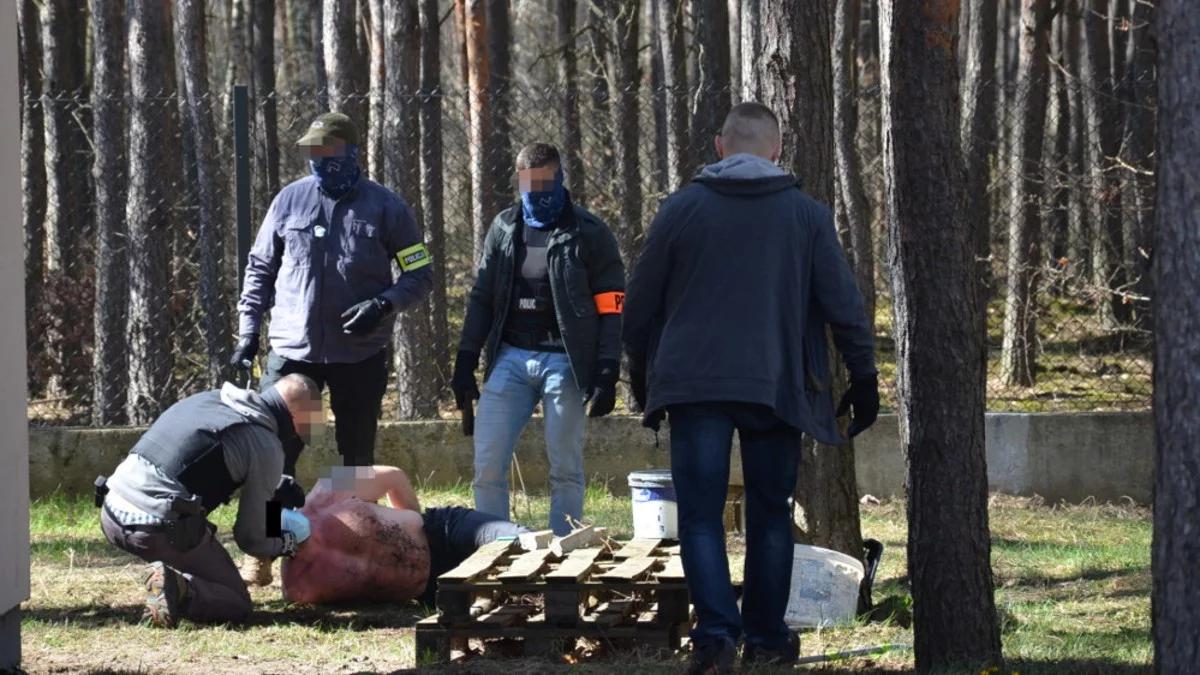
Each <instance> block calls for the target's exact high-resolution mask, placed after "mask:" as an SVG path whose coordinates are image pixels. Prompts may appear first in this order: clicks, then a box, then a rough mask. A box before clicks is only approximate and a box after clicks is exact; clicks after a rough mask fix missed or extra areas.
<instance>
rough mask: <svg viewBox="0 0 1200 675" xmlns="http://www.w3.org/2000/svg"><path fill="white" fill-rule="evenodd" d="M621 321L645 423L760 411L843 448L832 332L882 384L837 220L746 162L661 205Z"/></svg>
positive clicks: (730, 161) (772, 169) (725, 166)
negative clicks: (758, 407) (679, 415)
mask: <svg viewBox="0 0 1200 675" xmlns="http://www.w3.org/2000/svg"><path fill="white" fill-rule="evenodd" d="M624 321H625V327H624V341H625V348H626V351H627V352H628V354H629V358H630V361H631V367H632V368H634V369H636V368H637V367H638V366H639V365H640V366H642V367H643V368H644V369H645V372H646V373H647V388H648V399H649V400H648V401H647V403H646V419H647V421H652V420H653V419H655V417H656V415H657V414H659V411H661V410H663V409H665V408H666V407H668V406H671V405H674V404H682V403H696V402H703V401H738V402H746V403H758V404H762V405H766V406H770V407H771V408H773V409H774V410H775V414H776V415H777V416H778V417H779V418H780V419H782V420H783V421H784V422H786V423H787V424H789V425H791V426H793V427H796V428H798V429H800V430H801V431H803V432H805V433H807V434H809V435H811V436H813V437H815V438H816V439H818V440H819V441H821V442H823V443H843V442H845V440H844V439H843V438H841V436H840V434H839V433H838V429H837V425H836V423H835V421H834V415H833V412H834V410H833V398H832V392H831V391H830V375H829V363H828V353H829V352H828V347H827V344H826V340H825V332H826V327H827V326H828V327H829V328H830V329H831V330H832V333H833V339H834V342H835V344H836V345H837V347H838V350H839V351H840V352H841V354H842V357H843V359H844V360H845V363H846V367H847V368H848V369H849V371H850V374H851V376H853V377H859V376H866V375H870V374H872V373H875V372H876V371H875V359H874V337H873V335H872V334H871V329H870V324H869V323H868V321H867V316H866V313H865V311H864V309H863V299H862V295H861V294H860V293H859V291H858V287H857V286H856V284H855V280H854V275H853V274H852V272H851V270H850V267H849V265H848V264H847V262H846V258H845V255H844V254H843V252H842V249H841V246H840V244H839V243H838V239H837V234H836V233H835V232H834V228H833V217H832V215H831V214H830V211H829V208H828V207H826V206H825V205H823V204H820V203H818V202H816V201H815V200H813V199H812V198H811V197H809V196H808V195H807V194H805V193H804V192H802V191H801V190H800V187H799V185H798V182H797V180H796V178H795V177H794V176H792V175H791V174H787V173H784V172H783V171H782V170H780V169H779V168H778V167H776V166H775V165H774V164H772V163H770V162H767V161H766V160H763V159H759V158H756V157H751V156H750V155H734V156H733V157H730V158H727V159H725V160H724V161H722V162H719V163H717V164H714V165H712V166H709V167H707V168H706V169H705V170H704V171H703V172H701V174H700V175H698V176H697V177H696V179H695V180H693V181H692V182H691V183H690V184H688V185H687V186H685V187H683V188H682V189H680V190H679V191H677V192H675V193H674V194H672V195H671V196H669V197H668V198H667V199H666V200H665V201H664V202H663V204H662V206H661V207H660V208H659V211H658V214H657V215H656V216H655V218H654V222H653V223H652V224H651V226H650V231H649V233H648V235H647V239H646V245H645V247H644V249H643V250H642V253H641V257H640V258H639V259H638V262H637V265H636V266H635V267H634V270H633V274H632V276H631V278H630V284H629V295H628V297H627V300H626V303H625V318H624Z"/></svg>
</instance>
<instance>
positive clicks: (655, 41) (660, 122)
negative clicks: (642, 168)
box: [646, 0, 670, 194]
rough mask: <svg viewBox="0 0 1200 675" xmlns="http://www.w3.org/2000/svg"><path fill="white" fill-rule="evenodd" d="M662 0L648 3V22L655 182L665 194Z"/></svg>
mask: <svg viewBox="0 0 1200 675" xmlns="http://www.w3.org/2000/svg"><path fill="white" fill-rule="evenodd" d="M662 5H663V0H650V2H648V3H646V9H647V12H646V14H647V16H646V22H647V24H648V25H649V26H650V27H651V30H650V54H649V61H650V110H651V112H653V114H654V155H653V166H654V170H653V174H654V182H653V183H652V186H653V190H654V192H657V193H659V194H663V193H666V192H667V191H668V190H667V184H668V183H667V178H668V177H667V164H668V163H669V162H670V156H669V151H668V150H667V145H668V144H669V143H670V141H669V140H668V139H667V90H666V86H665V85H664V84H663V83H664V81H665V79H666V75H665V74H664V73H663V70H664V66H663V46H662V33H660V32H659V30H658V24H659V16H660V15H661V14H662V12H663V6H662Z"/></svg>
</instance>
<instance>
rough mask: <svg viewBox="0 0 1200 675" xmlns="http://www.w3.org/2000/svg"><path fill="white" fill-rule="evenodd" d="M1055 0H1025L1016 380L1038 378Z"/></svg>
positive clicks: (1007, 355)
mask: <svg viewBox="0 0 1200 675" xmlns="http://www.w3.org/2000/svg"><path fill="white" fill-rule="evenodd" d="M1052 19H1053V14H1052V13H1051V7H1050V0H1021V32H1020V44H1019V46H1018V51H1019V52H1020V53H1019V55H1018V62H1019V66H1018V68H1017V80H1018V82H1020V86H1019V87H1018V89H1017V90H1016V92H1015V103H1016V115H1015V118H1016V119H1015V120H1014V124H1013V138H1012V146H1011V148H1012V153H1013V155H1012V159H1011V161H1010V162H1009V165H1010V166H1011V167H1012V168H1013V169H1014V170H1015V171H1016V175H1015V176H1014V179H1013V181H1012V183H1011V191H1010V193H1009V200H1008V274H1007V276H1006V281H1005V286H1006V287H1005V300H1004V346H1003V350H1002V351H1001V354H1000V376H1001V378H1002V379H1003V380H1004V383H1005V384H1007V385H1010V386H1019V387H1031V386H1033V384H1034V381H1035V380H1036V379H1037V322H1036V318H1037V287H1038V283H1039V281H1040V279H1039V277H1040V274H1041V269H1040V268H1041V263H1042V255H1041V252H1042V251H1041V240H1042V198H1043V188H1044V184H1045V182H1046V181H1045V175H1046V173H1045V168H1044V167H1043V166H1042V150H1043V146H1044V144H1045V138H1044V136H1045V130H1046V105H1047V102H1048V100H1049V92H1050V60H1049V58H1050V27H1051V25H1052V24H1051V22H1052Z"/></svg>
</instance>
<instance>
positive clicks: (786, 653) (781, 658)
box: [742, 633, 800, 666]
mask: <svg viewBox="0 0 1200 675" xmlns="http://www.w3.org/2000/svg"><path fill="white" fill-rule="evenodd" d="M799 659H800V636H799V635H797V634H795V633H792V634H791V635H790V636H788V641H787V644H786V645H784V646H782V647H776V648H775V649H764V648H762V647H755V646H754V645H752V644H750V643H746V646H745V647H743V648H742V665H744V666H790V665H793V664H795V663H796V661H797V660H799Z"/></svg>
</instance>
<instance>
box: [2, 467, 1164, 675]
mask: <svg viewBox="0 0 1200 675" xmlns="http://www.w3.org/2000/svg"><path fill="white" fill-rule="evenodd" d="M419 492H420V495H421V498H422V500H423V502H424V503H425V504H427V505H448V504H469V502H470V494H469V490H468V489H467V487H466V486H457V487H454V488H450V489H445V488H443V489H436V488H430V487H422V488H420V489H419ZM515 502H516V513H517V517H518V519H519V520H521V521H522V522H524V523H527V524H529V525H533V526H541V525H542V524H543V523H545V522H546V518H547V513H548V511H549V500H548V499H547V498H546V497H545V496H539V495H534V496H530V497H528V498H526V497H525V496H524V495H518V496H517V497H516V500H515ZM235 506H236V505H230V506H227V507H224V508H222V509H220V510H218V511H217V512H216V513H215V514H214V521H215V522H216V523H217V524H218V526H219V528H220V531H221V535H222V537H223V538H224V540H225V542H226V545H227V546H228V547H229V548H230V550H231V552H232V553H233V555H234V558H235V560H240V554H238V553H237V552H236V550H235V548H234V547H233V544H232V542H231V541H229V538H228V536H229V535H228V533H229V531H230V527H231V526H232V520H233V515H234V513H235V508H234V507H235ZM904 506H905V505H904V503H903V502H898V501H889V502H885V503H883V504H880V505H875V506H864V507H863V533H864V535H866V536H868V537H874V538H876V539H879V540H881V541H883V542H884V544H885V546H886V550H885V553H884V558H883V565H882V569H881V570H880V574H879V577H878V581H877V584H876V589H875V598H876V601H877V602H883V603H886V604H887V605H888V606H890V607H893V608H899V611H898V612H897V613H896V614H894V615H893V616H892V617H891V618H890V619H888V620H885V621H874V622H860V623H858V624H856V625H853V626H849V627H843V628H836V629H827V630H821V631H814V632H808V633H805V634H804V635H803V638H802V651H803V652H804V654H806V655H811V654H816V653H823V652H826V651H837V650H844V649H849V648H853V647H858V646H865V645H875V644H884V643H893V644H911V642H912V633H911V629H910V628H908V627H907V625H908V611H907V610H906V609H905V608H906V607H907V606H909V605H910V604H911V600H910V598H909V596H908V590H907V580H906V577H905V565H904V547H905V537H906V529H905V515H904ZM585 510H586V513H587V514H588V516H589V520H591V521H594V522H596V523H599V524H603V525H605V526H607V527H609V529H610V532H612V533H613V534H615V535H616V536H617V537H625V536H628V535H629V533H630V530H631V528H632V525H631V514H630V506H629V501H628V497H627V496H623V495H614V494H613V493H612V492H610V489H609V486H606V485H592V486H589V488H588V491H587V496H586V506H585ZM990 519H991V528H992V558H993V569H994V573H995V581H996V586H997V587H996V604H997V606H998V607H999V610H1000V614H1001V617H1002V630H1003V634H1002V637H1003V640H1004V649H1005V655H1006V657H1007V659H1008V660H1009V663H1008V666H1009V669H1008V671H1005V672H1020V673H1087V672H1095V673H1134V672H1148V670H1149V664H1150V662H1151V651H1150V633H1149V631H1150V613H1149V606H1150V603H1149V595H1150V583H1151V582H1150V571H1149V569H1150V557H1149V556H1150V554H1149V551H1150V518H1149V512H1148V511H1147V510H1145V509H1142V508H1139V507H1134V506H1128V505H1085V506H1047V505H1044V504H1042V503H1040V502H1039V501H1036V500H1027V499H1016V498H1011V497H1001V496H994V497H993V498H992V500H991V508H990ZM30 522H31V526H32V534H33V550H32V551H33V585H32V598H31V599H30V600H29V602H27V603H26V604H25V605H24V621H23V632H24V656H25V667H26V668H27V669H28V670H30V672H144V673H154V672H183V673H193V672H194V673H205V674H209V673H223V672H289V673H302V672H359V671H366V672H390V671H394V670H397V669H402V668H411V667H413V664H414V661H415V655H414V653H413V639H412V626H413V624H414V623H415V622H416V621H417V620H419V619H420V618H422V617H423V616H425V615H426V613H427V610H425V609H424V608H422V607H420V606H418V605H416V604H415V603H414V604H410V605H406V606H370V605H363V606H356V607H338V608H314V607H298V606H289V605H287V604H285V603H284V602H283V601H282V600H281V599H280V593H279V587H278V581H276V585H275V586H274V587H271V588H267V589H256V590H254V592H253V596H254V599H255V602H256V612H255V614H254V618H253V620H252V621H251V623H250V625H248V626H245V627H238V628H229V627H220V626H198V625H192V624H187V623H185V624H184V626H182V627H181V628H180V629H177V630H175V631H162V630H156V629H153V628H150V627H148V626H144V625H140V624H139V623H138V618H139V616H140V603H141V601H142V600H143V597H142V596H143V593H142V592H141V590H140V588H139V587H138V583H137V575H138V573H139V572H140V570H141V569H142V564H141V562H140V561H138V560H136V559H134V558H132V557H131V556H128V555H125V554H124V553H121V552H119V551H117V550H115V549H112V548H111V547H109V546H108V545H107V544H106V543H105V542H104V540H103V539H102V538H101V536H100V532H99V526H98V524H97V520H96V510H95V509H94V508H93V507H92V506H91V504H90V502H89V501H88V500H81V499H68V498H64V497H61V496H56V497H52V498H48V499H43V500H39V501H37V502H35V503H34V504H33V508H32V511H31V518H30ZM730 549H731V566H732V567H733V568H734V569H733V570H732V571H733V573H734V577H735V578H740V577H741V574H740V569H738V568H740V564H741V559H742V553H741V552H742V550H743V543H742V539H741V537H740V536H737V535H733V536H731V537H730ZM600 651H601V652H602V653H601V654H599V655H593V656H590V657H589V658H584V663H583V664H581V666H576V667H582V668H583V670H584V672H588V671H590V672H611V671H612V670H613V669H614V668H618V667H619V668H621V669H622V670H625V671H629V672H661V671H662V670H664V669H667V668H672V669H673V668H678V666H679V664H680V663H681V662H682V661H681V659H682V657H681V656H679V657H672V658H670V659H666V660H664V659H663V657H660V656H654V655H651V654H641V653H632V654H631V653H627V652H626V653H604V650H603V649H600ZM584 656H587V655H586V654H585V655H584ZM912 663H913V662H912V654H911V652H908V651H896V652H892V653H889V654H887V655H884V656H876V657H868V658H858V659H852V660H848V661H843V662H841V663H836V664H826V665H825V666H824V667H823V668H824V669H826V670H828V671H830V672H844V671H846V670H852V671H855V672H871V671H887V672H892V671H903V670H908V669H910V668H911V667H912ZM562 668H565V666H561V665H555V664H553V663H550V662H548V661H541V660H535V659H528V660H522V661H518V662H515V663H514V662H513V661H511V660H502V659H476V660H474V661H472V667H471V669H470V671H471V672H497V673H500V672H546V671H552V670H553V671H555V672H557V671H558V670H559V669H562ZM817 668H818V669H820V668H821V667H817Z"/></svg>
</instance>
